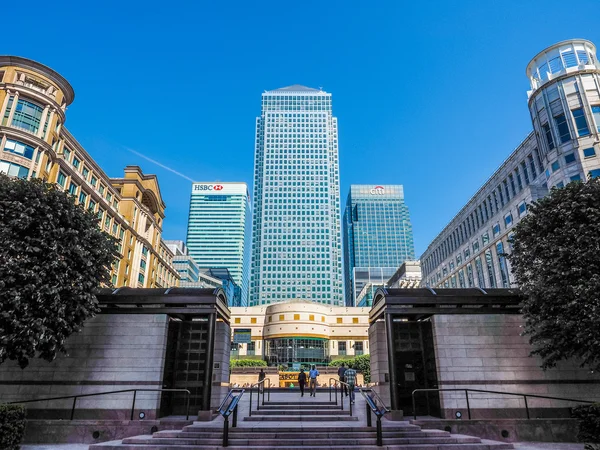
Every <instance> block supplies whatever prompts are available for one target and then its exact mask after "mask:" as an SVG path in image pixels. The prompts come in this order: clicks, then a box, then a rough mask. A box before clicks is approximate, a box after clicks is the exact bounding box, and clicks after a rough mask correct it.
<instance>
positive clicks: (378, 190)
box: [371, 186, 385, 195]
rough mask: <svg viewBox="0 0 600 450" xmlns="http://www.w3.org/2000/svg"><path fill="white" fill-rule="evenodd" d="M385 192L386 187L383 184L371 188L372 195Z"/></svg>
mask: <svg viewBox="0 0 600 450" xmlns="http://www.w3.org/2000/svg"><path fill="white" fill-rule="evenodd" d="M383 194H385V189H384V188H383V186H375V187H374V188H373V189H371V195H383Z"/></svg>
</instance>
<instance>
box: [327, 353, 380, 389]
mask: <svg viewBox="0 0 600 450" xmlns="http://www.w3.org/2000/svg"><path fill="white" fill-rule="evenodd" d="M342 363H344V364H345V365H346V367H352V368H353V369H355V370H356V371H358V372H362V374H363V377H364V378H365V383H370V382H371V355H368V354H367V355H359V356H355V357H354V358H352V357H350V358H347V359H336V360H335V361H331V363H330V364H329V365H330V366H333V367H339V366H341V365H342Z"/></svg>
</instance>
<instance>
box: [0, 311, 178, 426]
mask: <svg viewBox="0 0 600 450" xmlns="http://www.w3.org/2000/svg"><path fill="white" fill-rule="evenodd" d="M166 343H167V316H166V315H164V314H157V315H140V314H135V315H133V314H131V315H128V314H119V315H112V314H111V315H99V316H97V317H95V318H94V319H91V320H89V321H87V322H86V323H85V326H84V327H83V330H82V331H81V332H80V333H77V334H75V335H73V336H71V338H69V340H68V341H67V344H66V347H67V350H68V352H69V354H68V356H65V355H59V356H58V357H57V359H56V360H55V361H53V362H51V363H49V362H46V361H43V360H39V359H32V360H31V362H30V364H29V366H28V367H27V368H26V369H24V370H22V369H21V368H19V366H18V365H17V364H16V363H14V362H12V361H7V362H5V363H3V364H2V365H0V401H1V402H10V401H17V400H28V399H35V398H48V397H58V396H63V395H77V394H88V393H94V392H104V391H114V390H123V389H135V388H137V389H142V388H148V389H158V388H161V387H162V380H163V368H164V362H165V361H164V360H165V351H166ZM132 397H133V393H124V394H111V395H107V396H94V397H88V398H82V399H79V400H78V401H77V405H76V410H75V418H76V419H83V418H102V419H123V418H129V415H130V414H131V400H132ZM159 398H160V397H159V393H142V392H140V393H138V395H137V399H136V412H135V414H136V416H137V414H138V413H139V411H144V412H145V413H146V418H148V419H151V418H154V417H156V413H157V410H158V408H159V407H160V401H159ZM72 404H73V400H56V401H47V402H36V403H30V404H28V405H27V408H28V416H29V417H30V418H35V417H41V418H44V417H51V418H57V417H64V418H68V417H69V415H70V410H71V407H72Z"/></svg>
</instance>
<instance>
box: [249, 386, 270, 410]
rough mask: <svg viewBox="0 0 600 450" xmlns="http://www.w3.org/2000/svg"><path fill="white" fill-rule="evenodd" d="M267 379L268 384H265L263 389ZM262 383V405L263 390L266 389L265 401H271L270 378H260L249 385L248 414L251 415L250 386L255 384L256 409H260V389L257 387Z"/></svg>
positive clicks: (263, 401) (263, 400)
mask: <svg viewBox="0 0 600 450" xmlns="http://www.w3.org/2000/svg"><path fill="white" fill-rule="evenodd" d="M266 381H268V382H269V384H268V386H267V389H265V386H264V384H265V382H266ZM261 384H262V385H263V390H262V395H263V399H262V404H263V406H264V405H265V390H268V392H267V401H268V402H270V401H271V379H270V378H265V379H264V380H260V381H258V382H256V383H254V384H251V385H250V405H249V409H248V416H249V417H252V388H253V387H255V386H256V388H257V390H258V392H257V393H256V410H257V411H260V389H258V387H259V386H260V385H261Z"/></svg>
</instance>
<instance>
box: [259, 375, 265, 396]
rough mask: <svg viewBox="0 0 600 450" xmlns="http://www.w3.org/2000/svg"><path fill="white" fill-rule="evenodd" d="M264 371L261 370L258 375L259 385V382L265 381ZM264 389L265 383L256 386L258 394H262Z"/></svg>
mask: <svg viewBox="0 0 600 450" xmlns="http://www.w3.org/2000/svg"><path fill="white" fill-rule="evenodd" d="M265 376H266V374H265V371H264V370H263V369H260V372H259V373H258V382H259V383H260V382H261V381H263V380H264V379H265ZM264 388H265V383H260V384H259V385H258V392H260V393H262V391H263V389H264Z"/></svg>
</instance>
